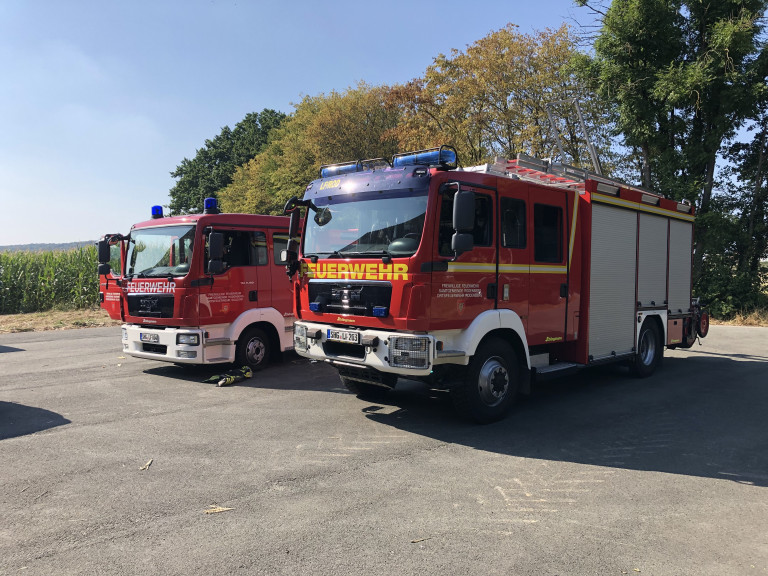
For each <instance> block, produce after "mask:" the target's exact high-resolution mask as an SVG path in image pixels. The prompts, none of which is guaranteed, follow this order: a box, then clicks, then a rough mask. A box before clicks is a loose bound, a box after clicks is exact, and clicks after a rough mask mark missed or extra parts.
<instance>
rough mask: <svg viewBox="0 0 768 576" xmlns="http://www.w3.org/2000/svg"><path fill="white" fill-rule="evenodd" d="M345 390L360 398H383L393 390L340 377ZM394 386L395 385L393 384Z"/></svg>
mask: <svg viewBox="0 0 768 576" xmlns="http://www.w3.org/2000/svg"><path fill="white" fill-rule="evenodd" d="M339 379H340V380H341V383H342V385H343V386H344V388H346V389H347V390H349V391H350V392H352V394H354V395H355V396H357V397H358V398H382V397H383V396H386V394H387V392H389V391H390V390H391V388H388V387H386V386H377V385H376V384H371V383H369V382H361V381H360V380H354V379H352V378H348V377H347V376H339ZM393 384H394V383H393Z"/></svg>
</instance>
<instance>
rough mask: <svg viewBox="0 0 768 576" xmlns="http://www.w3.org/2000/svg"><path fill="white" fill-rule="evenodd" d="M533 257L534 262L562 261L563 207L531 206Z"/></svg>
mask: <svg viewBox="0 0 768 576" xmlns="http://www.w3.org/2000/svg"><path fill="white" fill-rule="evenodd" d="M533 243H534V247H533V258H534V260H536V262H549V263H558V264H559V263H560V262H562V261H563V209H562V208H560V207H559V206H549V205H547V204H534V206H533Z"/></svg>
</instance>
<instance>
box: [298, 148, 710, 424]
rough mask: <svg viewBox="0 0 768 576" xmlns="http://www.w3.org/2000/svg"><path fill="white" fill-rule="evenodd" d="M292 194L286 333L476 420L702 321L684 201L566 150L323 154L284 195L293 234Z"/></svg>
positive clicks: (691, 332) (362, 388)
mask: <svg viewBox="0 0 768 576" xmlns="http://www.w3.org/2000/svg"><path fill="white" fill-rule="evenodd" d="M302 207H305V208H306V209H307V217H306V218H305V223H304V229H303V233H302V238H301V244H300V249H299V247H298V246H297V245H296V244H295V242H292V243H291V245H289V248H288V250H287V252H286V258H287V259H288V260H289V273H293V272H298V276H297V278H296V279H295V281H294V287H293V289H294V293H295V305H296V316H297V322H296V324H295V330H294V346H295V350H296V351H297V353H298V354H300V355H302V356H305V357H308V358H312V359H316V360H323V361H325V362H328V363H330V364H331V365H333V366H334V367H335V368H336V369H337V370H338V372H339V375H340V377H341V380H342V382H343V383H344V385H345V386H347V388H349V389H350V390H352V391H354V392H356V393H371V392H373V391H376V390H381V389H386V388H391V387H393V386H394V385H395V383H396V381H397V379H398V378H410V379H417V380H423V381H425V382H427V383H429V384H430V385H431V386H435V387H439V388H446V389H448V390H449V391H450V392H451V395H452V397H453V400H454V404H455V405H456V407H457V409H458V410H459V411H460V412H461V413H463V414H465V415H467V416H469V417H470V418H473V419H475V420H477V421H479V422H489V421H493V420H496V419H499V418H501V417H503V416H504V415H505V414H506V413H507V411H508V410H509V408H510V406H511V405H512V403H513V402H514V399H515V397H516V396H517V394H518V393H527V392H529V390H530V383H531V380H532V378H534V377H538V378H544V377H547V376H552V375H555V374H564V373H567V372H571V371H574V370H576V369H579V368H583V367H587V366H592V365H596V364H600V363H604V362H618V361H621V362H625V363H627V364H628V365H629V366H630V367H631V369H632V371H633V372H634V373H635V374H636V375H638V376H648V375H650V374H652V373H653V372H654V371H655V370H656V368H657V367H658V366H659V364H660V363H661V361H662V358H663V353H664V347H665V346H666V347H668V348H674V347H678V346H681V347H687V346H691V345H692V344H693V343H694V341H695V340H696V338H697V336H698V335H700V336H704V335H705V334H706V331H707V327H708V322H707V320H708V317H707V315H706V312H702V311H701V309H700V307H699V305H698V302H696V301H693V300H692V299H691V254H692V239H693V220H694V214H693V207H692V206H691V205H690V204H687V203H680V202H676V201H673V200H668V199H665V198H663V197H662V196H660V195H658V194H655V193H653V192H649V191H646V190H642V189H640V188H637V187H633V186H628V185H626V184H622V183H620V182H618V181H614V180H611V179H608V178H604V177H601V176H597V175H595V174H592V173H589V172H587V171H584V170H580V169H577V168H574V167H571V166H566V165H556V164H551V163H550V162H548V161H541V160H538V159H535V158H531V157H527V156H523V155H520V156H519V157H518V158H517V159H515V160H512V161H506V160H497V161H496V163H494V164H486V165H482V166H477V167H472V168H465V169H460V168H458V167H457V158H456V153H455V151H454V150H453V149H451V148H450V147H446V146H443V147H440V148H439V149H432V150H425V151H418V152H411V153H405V154H400V155H396V156H395V157H394V158H393V159H392V162H387V161H383V160H380V159H377V160H368V161H358V162H350V163H345V164H338V165H332V166H325V167H323V168H322V169H321V178H320V179H318V180H315V181H313V182H312V183H311V184H309V186H308V187H307V189H306V192H305V194H304V197H303V199H298V198H293V199H291V200H290V201H289V202H288V204H287V205H286V212H290V213H291V217H292V219H293V223H292V229H293V233H292V234H291V236H295V235H296V234H295V232H296V231H297V230H298V221H299V217H300V210H299V208H302Z"/></svg>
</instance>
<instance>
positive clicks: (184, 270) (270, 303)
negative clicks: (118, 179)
mask: <svg viewBox="0 0 768 576" xmlns="http://www.w3.org/2000/svg"><path fill="white" fill-rule="evenodd" d="M288 220H289V219H288V218H286V217H285V216H257V215H252V214H221V213H220V212H219V210H218V208H217V206H216V201H215V199H212V198H208V199H206V202H205V210H204V212H203V213H202V214H195V215H190V216H174V217H167V218H164V217H163V210H162V207H161V206H154V207H153V208H152V219H151V220H147V221H146V222H141V223H139V224H136V225H134V226H133V227H132V228H131V232H130V234H128V235H127V236H122V235H120V234H110V235H107V236H105V237H104V238H103V239H102V240H101V241H100V242H99V263H100V264H99V278H100V290H99V298H100V300H101V307H102V308H104V309H105V310H107V312H109V315H110V317H112V318H115V319H121V320H123V321H124V322H125V324H123V352H124V353H125V354H129V355H131V356H136V357H139V358H150V359H153V360H163V361H166V362H173V363H176V364H216V363H223V362H237V364H238V365H241V366H242V365H248V366H250V367H251V368H252V369H259V368H261V367H263V366H265V365H266V364H267V363H268V362H269V360H270V358H272V357H274V355H275V354H278V353H279V352H281V351H285V350H290V349H292V348H293V320H294V316H293V304H292V295H291V283H290V282H289V281H288V280H287V278H286V276H285V261H283V260H281V259H280V256H281V254H282V251H283V250H284V249H285V247H286V245H287V243H288Z"/></svg>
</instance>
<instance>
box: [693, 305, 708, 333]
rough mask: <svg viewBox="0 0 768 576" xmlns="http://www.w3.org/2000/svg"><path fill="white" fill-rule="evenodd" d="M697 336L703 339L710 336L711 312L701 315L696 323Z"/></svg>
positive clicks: (703, 312)
mask: <svg viewBox="0 0 768 576" xmlns="http://www.w3.org/2000/svg"><path fill="white" fill-rule="evenodd" d="M696 334H698V335H699V337H701V338H706V336H707V334H709V312H707V311H706V310H702V311H701V312H700V313H699V318H698V320H697V321H696Z"/></svg>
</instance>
